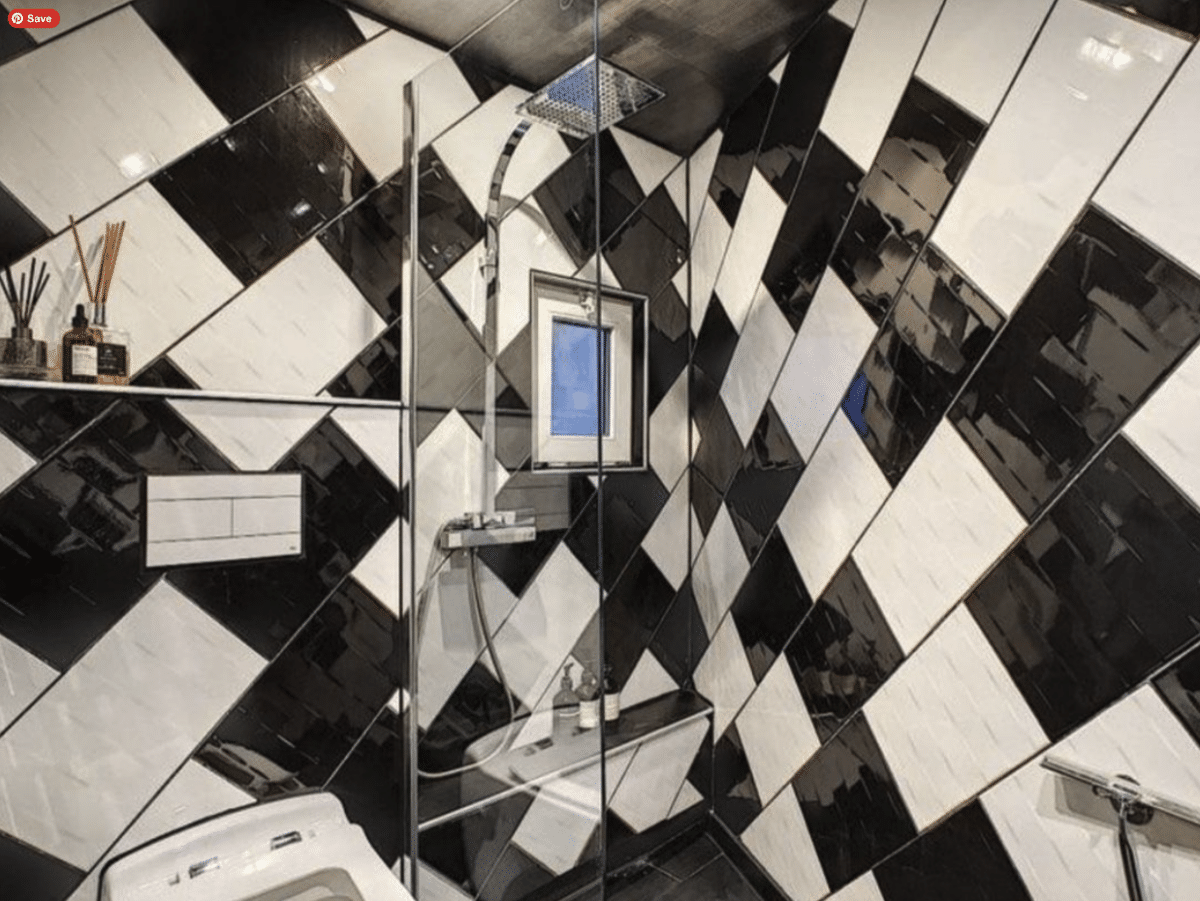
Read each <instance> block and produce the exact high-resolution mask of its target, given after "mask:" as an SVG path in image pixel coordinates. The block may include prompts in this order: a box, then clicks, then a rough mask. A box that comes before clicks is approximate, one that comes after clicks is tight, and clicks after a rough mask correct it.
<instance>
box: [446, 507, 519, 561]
mask: <svg viewBox="0 0 1200 901" xmlns="http://www.w3.org/2000/svg"><path fill="white" fill-rule="evenodd" d="M535 538H537V518H536V515H535V513H534V511H533V510H497V511H496V512H495V513H491V514H485V513H466V514H463V515H462V516H460V517H459V518H458V519H454V520H451V521H450V522H449V523H447V524H446V526H445V527H444V528H443V529H442V533H441V546H442V550H444V551H451V550H457V549H458V548H467V547H488V546H492V545H499V544H520V543H521V542H525V541H533V540H534V539H535Z"/></svg>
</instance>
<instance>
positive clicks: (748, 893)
mask: <svg viewBox="0 0 1200 901" xmlns="http://www.w3.org/2000/svg"><path fill="white" fill-rule="evenodd" d="M659 899H660V901H700V899H703V901H761V896H760V895H759V893H758V892H757V891H755V889H754V888H753V887H752V886H751V884H750V882H749V881H748V880H747V879H746V877H745V876H744V875H742V873H741V872H739V871H738V868H737V867H735V866H734V865H733V864H732V863H731V862H730V861H729V860H727V859H725V858H724V857H721V858H718V859H717V860H714V861H713V862H712V863H711V864H709V865H708V866H707V867H705V868H704V869H702V870H700V872H698V873H696V874H694V875H693V876H692V877H691V878H690V879H687V880H685V881H684V882H682V883H680V884H679V885H677V886H675V888H673V889H670V890H669V891H667V892H666V893H664V894H662V895H660V896H659Z"/></svg>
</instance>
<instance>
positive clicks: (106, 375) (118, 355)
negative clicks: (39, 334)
mask: <svg viewBox="0 0 1200 901" xmlns="http://www.w3.org/2000/svg"><path fill="white" fill-rule="evenodd" d="M71 233H72V234H73V235H74V236H75V250H76V252H77V253H78V254H79V265H80V266H82V267H83V278H84V283H85V285H86V286H87V290H88V299H89V300H90V301H91V302H92V309H93V311H94V312H93V316H92V325H91V333H92V334H93V335H94V336H95V339H96V344H95V347H96V372H95V375H96V378H94V379H93V380H92V381H94V382H99V383H101V384H105V385H126V384H128V383H129V373H130V371H131V370H130V360H129V332H127V331H125V330H124V329H118V328H113V327H112V326H111V325H109V323H108V291H109V288H110V286H111V285H112V278H113V272H114V271H116V268H117V254H119V253H120V251H121V242H122V240H124V238H125V223H124V222H121V223H120V224H117V225H113V224H112V223H109V224H106V225H105V226H104V248H103V250H102V251H101V254H100V268H99V270H98V271H97V273H96V284H95V287H94V288H93V286H92V280H91V276H90V275H89V274H88V268H87V261H86V260H85V259H84V255H83V245H82V244H81V243H80V241H79V232H78V231H76V229H75V217H74V216H72V217H71ZM78 318H79V317H78V310H77V311H76V319H78ZM85 321H86V317H85ZM71 324H72V327H74V326H75V319H72V320H71ZM63 340H64V341H65V340H66V336H65V335H64V336H63ZM63 352H64V354H65V353H66V349H65V347H64V351H63ZM66 371H67V370H66V359H65V357H64V360H63V379H64V380H67V379H66Z"/></svg>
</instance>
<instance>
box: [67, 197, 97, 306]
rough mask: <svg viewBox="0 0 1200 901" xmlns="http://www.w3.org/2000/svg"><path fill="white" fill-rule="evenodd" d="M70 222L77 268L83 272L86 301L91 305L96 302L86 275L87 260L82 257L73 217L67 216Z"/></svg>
mask: <svg viewBox="0 0 1200 901" xmlns="http://www.w3.org/2000/svg"><path fill="white" fill-rule="evenodd" d="M68 218H69V219H70V220H71V234H72V235H74V236H75V252H76V253H77V254H79V268H80V269H82V270H83V282H84V284H85V285H87V293H88V300H89V301H90V302H91V303H95V302H96V295H95V294H94V293H93V292H92V278H91V276H90V275H88V266H87V260H86V259H85V258H84V256H83V245H82V244H81V243H79V231H78V230H77V229H76V228H75V217H74V216H69V217H68Z"/></svg>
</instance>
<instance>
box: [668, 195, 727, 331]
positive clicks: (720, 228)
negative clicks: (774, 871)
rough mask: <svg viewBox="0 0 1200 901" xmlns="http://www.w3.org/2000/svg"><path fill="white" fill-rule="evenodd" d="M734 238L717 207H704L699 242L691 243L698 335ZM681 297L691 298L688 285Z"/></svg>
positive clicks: (694, 329)
mask: <svg viewBox="0 0 1200 901" xmlns="http://www.w3.org/2000/svg"><path fill="white" fill-rule="evenodd" d="M693 209H695V208H694V207H693ZM732 235H733V229H731V228H730V227H729V223H728V222H726V221H725V217H724V216H723V215H721V211H720V210H719V209H718V208H717V205H716V204H715V203H710V204H705V205H704V211H703V212H702V213H700V224H699V225H698V226H697V228H696V239H695V241H694V243H693V244H692V332H693V333H695V334H699V333H700V325H701V323H703V322H704V314H705V313H706V312H707V311H708V301H709V298H710V297H711V296H712V292H713V288H714V287H716V284H717V275H718V274H719V273H720V272H721V262H722V261H723V260H724V259H725V249H726V248H727V247H728V246H729V239H730V237H731V236H732ZM683 274H684V270H683V269H681V270H680V274H677V276H676V277H677V278H682V277H683ZM676 287H679V286H678V285H676ZM680 296H681V297H687V296H688V295H687V283H686V282H684V284H683V291H681V292H680Z"/></svg>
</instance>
